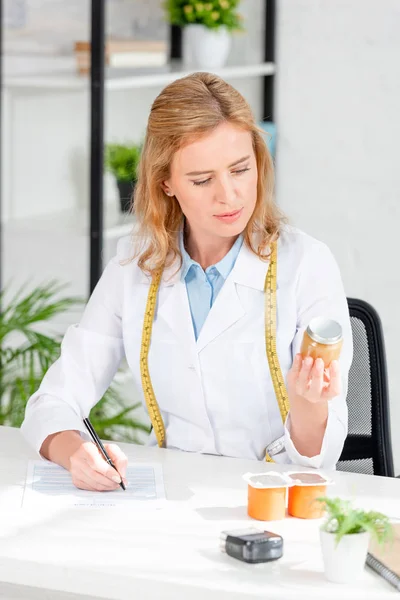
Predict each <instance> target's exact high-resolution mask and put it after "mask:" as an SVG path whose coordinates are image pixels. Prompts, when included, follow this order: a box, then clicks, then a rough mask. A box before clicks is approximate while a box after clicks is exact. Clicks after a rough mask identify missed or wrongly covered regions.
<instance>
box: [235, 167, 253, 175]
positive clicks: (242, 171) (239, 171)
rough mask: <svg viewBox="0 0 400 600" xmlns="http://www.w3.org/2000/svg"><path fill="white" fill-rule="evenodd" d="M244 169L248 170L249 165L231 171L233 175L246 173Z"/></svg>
mask: <svg viewBox="0 0 400 600" xmlns="http://www.w3.org/2000/svg"><path fill="white" fill-rule="evenodd" d="M246 171H250V168H249V167H245V168H244V169H238V170H237V171H232V173H233V175H241V174H242V173H246Z"/></svg>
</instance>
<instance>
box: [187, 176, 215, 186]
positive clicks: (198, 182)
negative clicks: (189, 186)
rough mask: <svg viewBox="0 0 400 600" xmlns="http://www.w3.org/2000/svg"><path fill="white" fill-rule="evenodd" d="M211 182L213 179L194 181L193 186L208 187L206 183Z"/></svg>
mask: <svg viewBox="0 0 400 600" xmlns="http://www.w3.org/2000/svg"><path fill="white" fill-rule="evenodd" d="M209 181H211V177H209V178H208V179H204V180H203V181H193V182H192V183H193V185H206V183H208V182H209Z"/></svg>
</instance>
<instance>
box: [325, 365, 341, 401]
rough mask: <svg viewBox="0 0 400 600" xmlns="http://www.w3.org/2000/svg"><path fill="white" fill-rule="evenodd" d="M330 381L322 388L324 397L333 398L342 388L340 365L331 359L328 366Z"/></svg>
mask: <svg viewBox="0 0 400 600" xmlns="http://www.w3.org/2000/svg"><path fill="white" fill-rule="evenodd" d="M329 373H330V378H331V380H330V382H329V386H328V387H327V388H326V389H325V390H324V397H325V398H329V399H331V398H335V397H336V396H339V394H340V392H341V390H342V381H341V377H340V365H339V362H338V361H337V360H333V361H332V362H331V364H330V367H329Z"/></svg>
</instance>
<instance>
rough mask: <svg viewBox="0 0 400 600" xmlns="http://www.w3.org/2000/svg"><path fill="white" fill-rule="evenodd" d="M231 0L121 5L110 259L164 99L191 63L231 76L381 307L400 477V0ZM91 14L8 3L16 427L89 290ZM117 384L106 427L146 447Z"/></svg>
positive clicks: (74, 2) (141, 425)
mask: <svg viewBox="0 0 400 600" xmlns="http://www.w3.org/2000/svg"><path fill="white" fill-rule="evenodd" d="M96 1H98V0H93V3H96ZM218 2H219V5H218V6H217V2H215V0H213V1H212V2H192V1H191V0H187V1H186V2H182V1H180V0H169V1H168V2H166V3H165V2H162V0H107V1H106V2H105V36H106V40H107V44H106V66H105V86H104V88H105V92H104V174H100V176H101V177H102V178H104V179H103V182H104V189H103V194H102V199H103V206H102V207H101V203H99V206H100V209H101V211H102V214H103V227H102V231H101V232H100V236H99V239H100V242H101V257H102V265H103V266H104V265H105V264H106V262H107V261H108V260H109V259H110V258H111V257H112V256H113V254H114V252H115V248H116V244H117V240H118V239H119V238H120V237H121V236H123V235H126V234H129V232H130V229H131V226H132V217H131V216H130V215H129V214H128V213H127V212H126V200H127V198H128V199H129V198H130V195H131V193H132V189H133V187H134V172H135V168H136V164H137V160H138V157H139V156H140V144H141V141H142V138H143V134H144V130H145V125H146V119H147V115H148V113H149V109H150V106H151V103H152V101H153V100H154V98H155V97H156V96H157V94H158V93H159V92H160V90H161V89H162V88H163V87H164V86H165V85H166V84H167V83H168V82H170V81H172V80H173V79H174V78H176V77H179V76H181V75H182V74H183V73H185V72H188V71H191V70H210V71H214V72H216V73H218V74H221V76H223V77H224V78H225V79H226V80H227V81H229V82H230V83H232V84H233V85H234V86H235V87H237V89H238V90H239V91H240V92H241V93H242V94H243V95H244V96H245V97H246V98H247V100H248V101H249V102H250V104H251V106H252V108H253V111H254V113H255V116H256V118H257V120H258V121H259V122H260V124H263V126H264V128H265V130H266V131H268V132H269V137H268V141H269V145H270V148H271V151H272V152H273V155H274V160H275V163H276V177H277V182H276V197H277V202H278V204H279V205H280V206H281V207H282V209H283V210H284V211H285V212H286V214H287V215H288V216H289V218H290V220H291V222H292V224H293V225H295V226H297V227H299V228H301V229H303V230H304V231H306V232H307V233H309V234H311V235H313V236H315V237H317V238H318V239H320V240H322V241H324V242H326V243H327V244H328V245H329V247H330V248H331V250H332V251H333V253H334V255H335V257H336V259H337V261H338V263H339V266H340V268H341V272H342V277H343V281H344V285H345V289H346V294H347V295H348V296H352V297H357V298H361V299H363V300H366V301H368V302H370V303H371V304H372V305H373V306H374V307H375V308H376V310H377V311H378V313H379V315H380V317H381V320H382V323H383V329H384V334H385V341H386V349H387V359H388V373H389V385H390V409H391V430H392V443H393V452H394V461H395V470H396V473H397V474H398V473H399V472H400V436H399V435H397V427H400V362H399V345H398V339H399V337H400V321H399V319H398V315H397V310H398V305H399V295H400V268H399V267H398V265H397V261H398V259H399V258H400V234H399V226H400V203H399V200H400V169H399V167H398V162H399V158H400V151H399V140H400V117H399V107H400V3H399V1H398V0H379V2H376V0H329V1H327V0H275V1H274V2H272V1H271V0H266V1H264V0H241V1H240V2H233V1H232V0H218ZM185 7H186V8H185ZM188 7H189V8H188ZM91 8H92V3H91V2H90V1H89V0H3V2H2V12H3V14H2V46H3V53H2V100H1V101H2V121H1V155H2V165H1V228H2V244H1V289H2V291H3V296H2V323H1V324H2V331H0V342H2V343H3V350H2V355H1V356H2V358H1V361H2V365H3V369H2V375H1V377H2V400H1V408H0V413H1V414H0V418H1V422H2V423H6V424H7V423H8V424H14V425H18V423H19V422H20V420H21V418H22V414H23V407H24V402H25V401H26V399H27V397H29V394H30V393H31V391H32V390H33V389H34V388H35V387H36V386H37V384H38V382H39V380H40V378H41V374H42V372H43V370H45V369H46V368H47V366H48V364H50V363H51V362H52V360H53V359H54V357H55V356H56V355H57V352H58V347H59V346H58V345H59V337H58V336H60V335H62V333H63V332H64V331H65V328H66V327H67V326H68V324H70V323H73V322H76V321H77V320H78V319H79V314H80V312H81V310H82V304H80V303H79V302H75V298H78V299H83V300H85V299H87V297H88V294H89V292H90V289H91V283H90V272H91V264H90V263H91V260H90V211H91V203H90V155H91V154H90V153H91V142H93V131H91V127H90V118H91V117H90V40H91ZM220 25H221V26H220ZM237 29H240V30H239V31H238V30H237ZM92 210H93V206H92ZM92 268H93V265H92ZM92 272H93V271H92ZM51 282H55V283H51ZM60 285H61V286H64V285H65V286H66V287H65V288H63V289H62V290H60V289H58V287H57V286H60ZM17 290H20V292H19V296H17V298H14V299H13V294H14V293H15V292H16V291H17ZM18 319H19V321H18ZM10 339H11V342H10V341H9V340H10ZM6 340H7V341H6ZM27 341H28V342H27ZM27 343H28V346H27ZM10 357H11V358H10ZM10 365H11V366H10ZM116 386H117V387H115V388H113V389H111V391H110V392H109V395H108V397H107V398H105V400H104V401H103V404H102V405H101V406H100V408H99V409H98V412H97V414H96V415H94V417H96V416H97V418H98V427H100V433H103V434H104V435H106V436H111V435H112V436H113V437H114V438H115V439H118V437H120V439H135V440H138V441H140V440H142V439H143V436H144V435H146V434H145V430H146V425H145V417H144V415H143V412H142V411H141V410H140V409H135V410H133V411H130V412H126V407H129V406H130V405H131V404H132V403H133V404H135V393H136V392H135V390H134V389H133V387H132V383H131V381H130V378H129V375H128V374H127V373H126V370H125V369H124V367H122V369H121V372H120V373H119V374H118V376H117V377H116ZM110 407H111V408H110Z"/></svg>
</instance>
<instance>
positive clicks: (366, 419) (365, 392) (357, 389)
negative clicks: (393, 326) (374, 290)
mask: <svg viewBox="0 0 400 600" xmlns="http://www.w3.org/2000/svg"><path fill="white" fill-rule="evenodd" d="M347 301H348V306H349V312H350V320H351V326H352V332H353V349H354V352H353V363H352V365H351V368H350V373H349V387H348V392H347V405H348V409H349V434H348V436H347V439H346V441H345V444H344V448H343V452H342V454H341V457H340V460H339V462H338V464H337V469H338V470H339V471H352V472H358V473H367V474H370V475H372V474H374V475H385V476H388V477H393V476H394V468H393V455H392V445H391V438H390V418H389V395H388V382H387V371H386V355H385V343H384V338H383V331H382V324H381V320H380V318H379V315H378V313H377V312H376V310H375V309H374V308H373V307H372V306H371V305H370V304H368V303H367V302H364V301H363V300H356V299H354V298H348V300H347Z"/></svg>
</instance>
